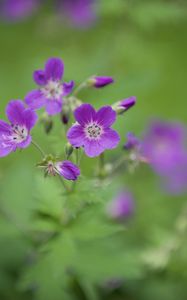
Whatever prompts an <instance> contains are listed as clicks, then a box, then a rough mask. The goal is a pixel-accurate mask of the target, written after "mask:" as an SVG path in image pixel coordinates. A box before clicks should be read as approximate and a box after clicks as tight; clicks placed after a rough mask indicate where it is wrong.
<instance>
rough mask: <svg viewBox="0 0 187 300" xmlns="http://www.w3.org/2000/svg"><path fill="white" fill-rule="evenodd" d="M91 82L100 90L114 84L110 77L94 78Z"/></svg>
mask: <svg viewBox="0 0 187 300" xmlns="http://www.w3.org/2000/svg"><path fill="white" fill-rule="evenodd" d="M93 80H94V86H95V87H96V88H101V87H104V86H106V85H109V84H111V83H113V82H114V79H113V78H112V77H107V76H95V77H93Z"/></svg>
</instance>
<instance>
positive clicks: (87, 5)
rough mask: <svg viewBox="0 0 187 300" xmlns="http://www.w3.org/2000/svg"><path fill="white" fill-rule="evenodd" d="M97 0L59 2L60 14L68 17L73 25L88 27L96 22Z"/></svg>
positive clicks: (60, 0)
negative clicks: (95, 5) (95, 4)
mask: <svg viewBox="0 0 187 300" xmlns="http://www.w3.org/2000/svg"><path fill="white" fill-rule="evenodd" d="M94 2H95V0H58V1H57V8H58V12H60V13H61V14H62V15H64V16H65V17H66V19H67V20H68V21H70V22H71V24H72V25H74V26H76V27H77V26H78V27H85V26H86V27H87V26H89V25H91V24H92V23H93V21H94V20H95V11H94V6H93V4H94Z"/></svg>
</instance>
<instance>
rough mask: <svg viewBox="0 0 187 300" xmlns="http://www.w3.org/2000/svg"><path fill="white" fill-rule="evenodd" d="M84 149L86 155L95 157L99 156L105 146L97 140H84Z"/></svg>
mask: <svg viewBox="0 0 187 300" xmlns="http://www.w3.org/2000/svg"><path fill="white" fill-rule="evenodd" d="M84 150H85V153H86V155H87V156H89V157H95V156H99V155H100V154H101V153H102V152H103V151H104V150H105V147H103V145H101V144H100V141H99V140H88V139H86V140H85V143H84Z"/></svg>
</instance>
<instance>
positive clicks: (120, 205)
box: [107, 191, 134, 221]
mask: <svg viewBox="0 0 187 300" xmlns="http://www.w3.org/2000/svg"><path fill="white" fill-rule="evenodd" d="M133 213H134V199H133V196H132V194H131V193H129V192H126V191H122V192H120V193H119V194H118V195H117V196H116V197H115V198H114V199H113V200H112V201H111V202H110V203H109V204H108V206H107V215H108V216H109V217H110V218H111V219H114V220H119V221H122V220H126V219H127V218H129V217H131V216H132V214H133Z"/></svg>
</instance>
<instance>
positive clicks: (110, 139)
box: [100, 128, 120, 149]
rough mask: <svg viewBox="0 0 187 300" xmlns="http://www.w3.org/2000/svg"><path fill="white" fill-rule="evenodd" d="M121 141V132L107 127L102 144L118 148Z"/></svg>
mask: <svg viewBox="0 0 187 300" xmlns="http://www.w3.org/2000/svg"><path fill="white" fill-rule="evenodd" d="M119 142H120V136H119V134H118V133H117V132H116V131H115V130H113V129H111V128H107V129H105V132H104V134H103V135H102V136H101V138H100V144H101V145H102V146H103V148H105V149H113V148H116V147H117V145H118V144H119Z"/></svg>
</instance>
